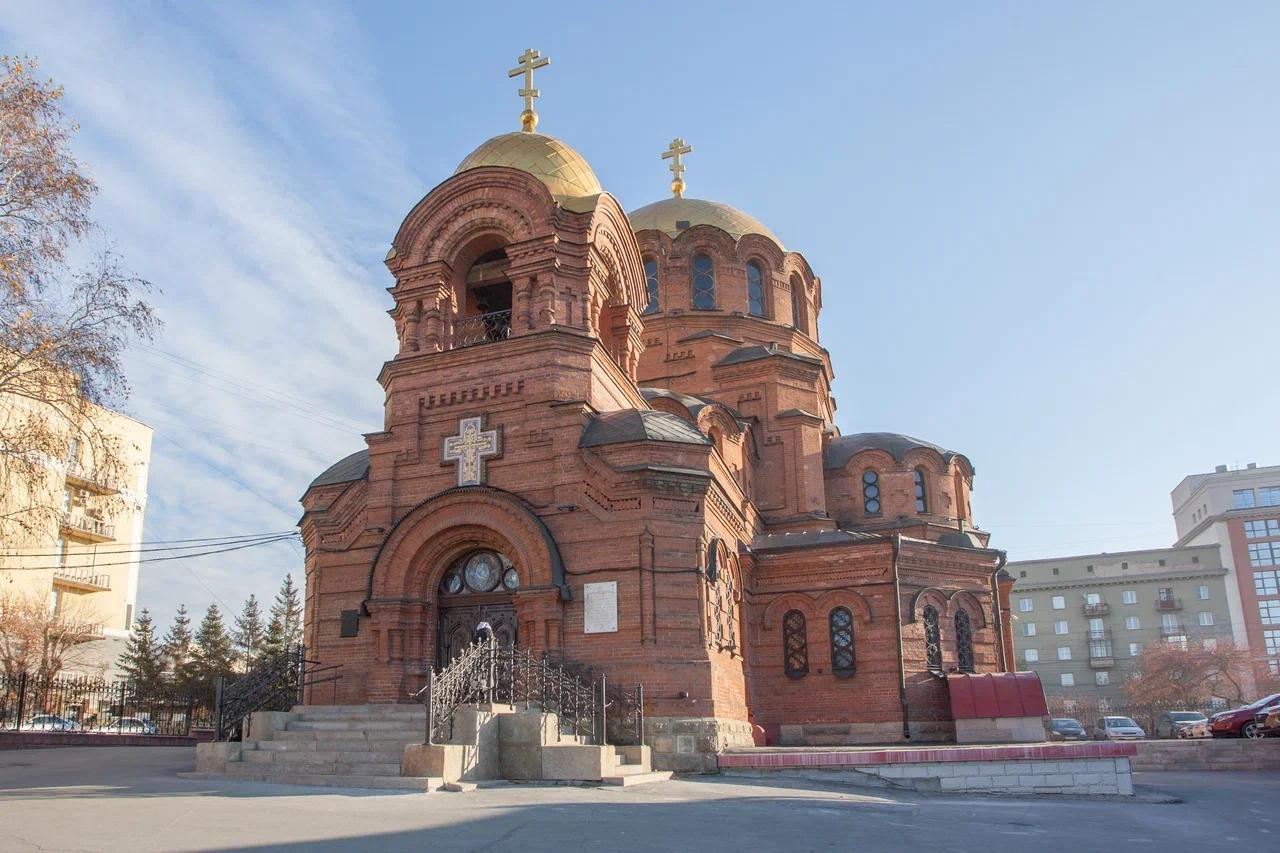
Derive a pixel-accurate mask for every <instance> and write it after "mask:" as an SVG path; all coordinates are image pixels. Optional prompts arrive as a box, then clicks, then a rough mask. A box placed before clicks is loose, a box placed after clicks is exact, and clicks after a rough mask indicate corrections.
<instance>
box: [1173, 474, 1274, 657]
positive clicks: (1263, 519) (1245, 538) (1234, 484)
mask: <svg viewBox="0 0 1280 853" xmlns="http://www.w3.org/2000/svg"><path fill="white" fill-rule="evenodd" d="M1170 497H1171V500H1172V503H1173V519H1174V524H1175V526H1176V528H1177V531H1178V541H1177V544H1178V545H1215V546H1218V547H1220V548H1221V549H1222V564H1223V566H1224V567H1226V569H1227V603H1228V605H1229V607H1230V609H1231V632H1232V635H1233V636H1234V638H1235V642H1236V646H1238V647H1240V648H1244V649H1248V650H1249V651H1250V652H1251V653H1252V655H1253V659H1254V661H1255V665H1256V668H1257V669H1258V671H1259V674H1265V671H1266V669H1270V671H1271V672H1272V673H1280V465H1272V466H1269V467H1263V468H1259V467H1258V466H1257V465H1255V464H1249V465H1246V466H1245V467H1244V468H1237V469H1234V470H1233V469H1229V468H1228V467H1227V466H1226V465H1219V466H1218V467H1217V468H1216V469H1214V470H1213V471H1212V472H1209V473H1206V474H1191V475H1190V476H1187V477H1184V478H1183V480H1182V482H1181V483H1179V484H1178V485H1177V487H1176V488H1175V489H1174V490H1173V493H1172V495H1171V496H1170Z"/></svg>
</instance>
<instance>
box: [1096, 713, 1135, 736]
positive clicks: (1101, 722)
mask: <svg viewBox="0 0 1280 853" xmlns="http://www.w3.org/2000/svg"><path fill="white" fill-rule="evenodd" d="M1146 736H1147V733H1146V732H1145V731H1143V730H1142V726H1140V725H1138V724H1137V723H1135V722H1134V721H1133V720H1132V719H1131V718H1129V717H1099V718H1098V723H1097V725H1095V726H1094V727H1093V739H1094V740H1141V739H1142V738H1144V737H1146Z"/></svg>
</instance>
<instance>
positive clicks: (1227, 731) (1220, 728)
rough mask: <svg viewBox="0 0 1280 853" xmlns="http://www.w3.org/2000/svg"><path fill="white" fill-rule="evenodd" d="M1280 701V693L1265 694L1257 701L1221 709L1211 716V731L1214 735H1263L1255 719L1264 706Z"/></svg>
mask: <svg viewBox="0 0 1280 853" xmlns="http://www.w3.org/2000/svg"><path fill="white" fill-rule="evenodd" d="M1277 702H1280V693H1272V694H1271V695H1270V696H1263V697H1262V698H1261V699H1259V700H1258V701H1257V702H1250V703H1249V704H1248V705H1242V706H1240V707H1239V708H1232V709H1231V710H1230V711H1219V712H1218V713H1216V714H1214V715H1213V716H1212V717H1210V718H1209V731H1210V732H1212V733H1213V736H1214V737H1263V736H1264V735H1263V733H1262V732H1261V731H1260V730H1259V728H1258V721H1257V720H1256V719H1254V717H1255V716H1257V713H1258V712H1259V711H1261V710H1262V709H1263V708H1266V707H1268V706H1270V705H1274V704H1276V703H1277Z"/></svg>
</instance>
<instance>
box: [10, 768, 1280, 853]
mask: <svg viewBox="0 0 1280 853" xmlns="http://www.w3.org/2000/svg"><path fill="white" fill-rule="evenodd" d="M194 763H195V758H194V751H193V750H192V749H190V748H185V747H114V748H83V747H76V748H61V749H41V750H20V751H5V752H0V850H3V851H6V852H7V853H8V852H9V851H12V853H25V851H127V853H145V851H194V850H204V851H214V850H216V851H267V852H268V853H275V852H276V851H301V850H306V851H314V853H336V851H394V850H410V849H413V850H429V851H433V852H434V851H454V850H458V851H463V850H468V851H469V850H475V851H500V850H516V851H520V853H526V851H527V852H528V853H536V851H556V853H565V851H577V850H610V851H613V850H619V851H630V850H676V849H679V850H696V851H698V853H706V852H707V851H722V850H723V851H735V853H748V851H749V853H767V852H768V851H787V853H798V851H810V850H868V851H896V850H911V851H952V850H957V851H958V850H963V851H982V853H1000V851H1018V853H1056V851H1063V853H1085V851H1111V850H1125V851H1133V850H1148V849H1149V850H1160V851H1162V853H1165V851H1233V853H1244V852H1245V851H1248V853H1253V852H1254V851H1270V850H1280V773H1269V772H1252V773H1247V772H1208V771H1205V772H1197V773H1149V774H1137V775H1136V776H1135V781H1136V782H1137V786H1138V791H1139V793H1140V794H1145V795H1148V796H1149V797H1152V795H1165V796H1169V795H1171V796H1174V797H1179V798H1182V800H1183V802H1180V803H1174V804H1163V803H1161V804H1157V803H1151V802H1133V801H1125V800H1123V799H1110V800H1104V799H1067V798H1052V797H1037V798H1013V797H1009V798H999V797H984V796H972V795H957V796H946V795H922V794H911V793H905V792H899V791H880V790H867V789H854V788H839V787H834V786H824V785H820V784H816V783H806V782H796V783H790V782H785V781H783V780H777V781H772V780H770V781H756V780H743V779H727V778H719V777H690V778H685V779H676V780H673V781H671V782H664V783H658V784H652V785H642V786H637V787H634V788H625V789H624V788H595V787H575V786H551V785H534V784H528V785H510V786H505V787H498V788H492V789H482V790H478V791H472V792H468V793H462V794H449V793H432V794H411V793H387V792H366V791H358V790H342V789H324V788H304V787H294V786H283V785H263V784H255V783H250V782H238V781H223V780H217V781H209V780H203V779H202V780H194V779H183V778H181V777H179V775H178V774H179V773H180V772H183V771H188V770H190V769H192V767H193V765H194Z"/></svg>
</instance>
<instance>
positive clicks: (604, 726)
mask: <svg viewBox="0 0 1280 853" xmlns="http://www.w3.org/2000/svg"><path fill="white" fill-rule="evenodd" d="M608 714H609V677H608V676H607V675H603V674H602V675H601V676H600V745H601V746H608V745H609V716H608Z"/></svg>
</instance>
